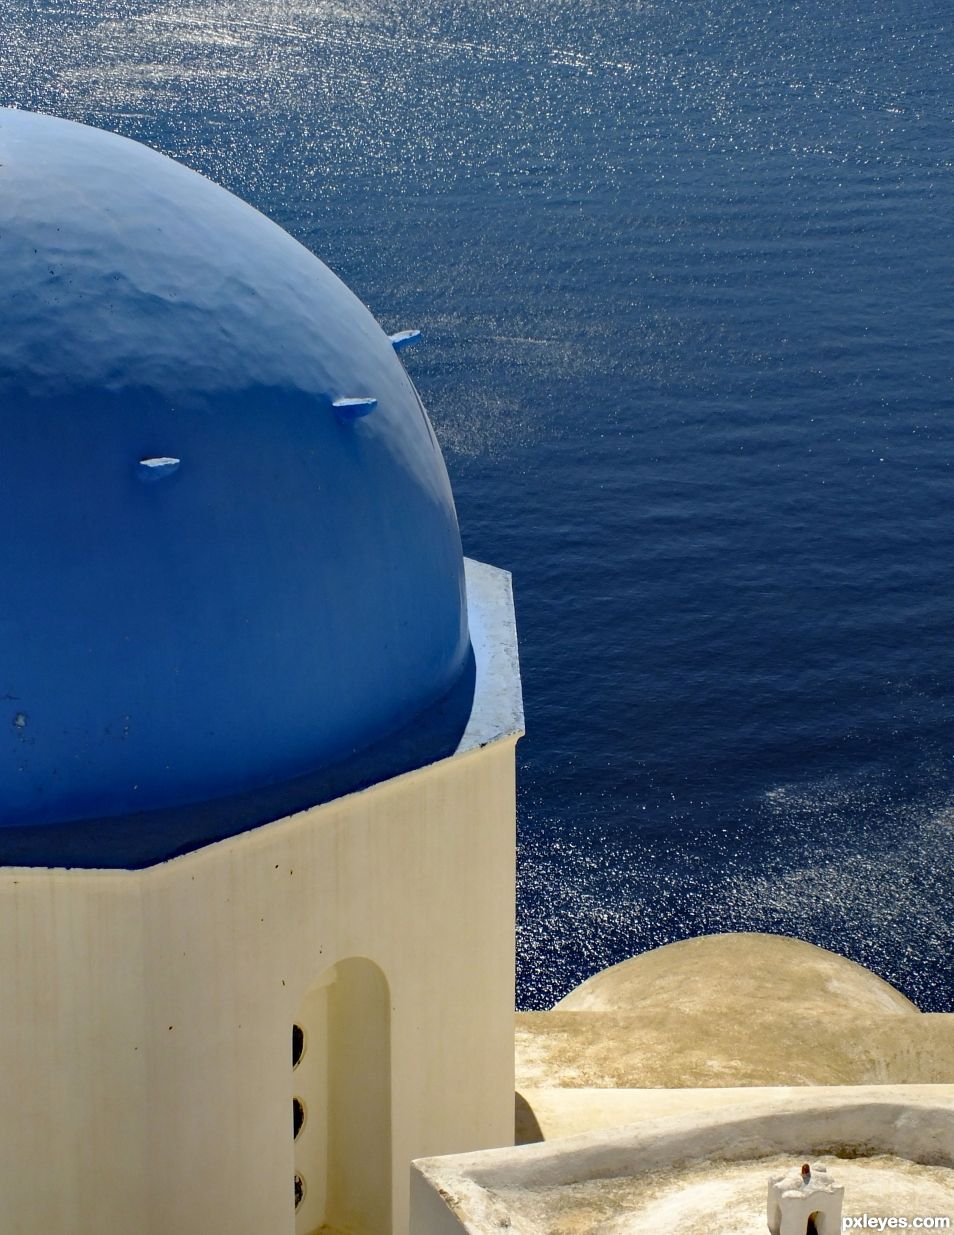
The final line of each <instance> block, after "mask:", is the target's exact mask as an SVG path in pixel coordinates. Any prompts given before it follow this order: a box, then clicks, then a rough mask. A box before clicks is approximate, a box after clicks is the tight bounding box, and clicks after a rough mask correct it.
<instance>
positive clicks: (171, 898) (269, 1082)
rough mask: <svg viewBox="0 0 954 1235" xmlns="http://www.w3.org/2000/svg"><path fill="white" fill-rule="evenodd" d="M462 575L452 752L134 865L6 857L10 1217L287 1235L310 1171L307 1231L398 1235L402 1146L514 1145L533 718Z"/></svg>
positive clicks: (4, 1032)
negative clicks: (465, 614)
mask: <svg viewBox="0 0 954 1235" xmlns="http://www.w3.org/2000/svg"><path fill="white" fill-rule="evenodd" d="M471 574H473V575H474V577H473V580H472V582H471V593H470V609H471V613H472V620H473V621H474V626H475V628H476V629H478V630H479V631H481V632H482V636H481V642H480V643H479V645H478V648H477V655H478V665H479V667H480V672H479V675H478V699H477V703H476V705H475V716H476V718H477V719H476V720H475V722H474V725H475V729H474V735H473V740H472V741H470V742H469V743H467V742H465V743H464V744H462V747H461V749H460V750H459V751H458V753H457V754H455V755H454V756H453V757H452V758H450V759H446V760H443V761H441V762H439V763H436V764H434V765H432V766H431V767H428V768H425V769H422V770H420V771H417V772H412V773H409V774H407V775H405V776H400V777H397V778H395V779H393V780H390V781H387V782H384V783H382V784H379V785H375V786H373V787H372V788H370V789H367V790H365V791H364V792H362V793H356V794H353V795H350V796H348V797H345V798H341V799H339V800H338V801H335V802H331V803H328V804H327V805H323V806H319V807H315V808H314V809H312V810H308V811H303V812H301V813H299V814H296V815H293V816H290V817H288V818H286V819H282V820H279V821H276V822H275V823H272V824H269V825H267V826H264V827H261V828H258V829H256V830H254V831H252V832H249V833H246V834H244V835H241V836H237V837H234V838H231V839H229V840H225V841H222V842H219V843H216V844H213V845H209V846H207V847H206V848H204V849H201V850H198V851H196V852H194V853H191V854H187V855H185V856H183V857H180V858H177V859H175V860H173V861H170V862H167V863H164V864H162V865H160V866H156V867H153V868H150V869H147V870H143V871H128V872H127V871H80V870H43V869H14V868H5V869H3V870H0V1000H2V1008H3V1015H2V1017H0V1092H2V1093H3V1096H4V1116H3V1118H2V1119H0V1198H2V1202H0V1203H2V1220H0V1227H2V1230H3V1232H4V1235H40V1233H41V1232H42V1235H48V1233H49V1232H52V1231H55V1232H57V1235H114V1233H115V1235H172V1233H173V1232H174V1233H175V1235H292V1232H295V1231H296V1220H295V1213H294V1188H293V1180H294V1175H295V1172H296V1170H297V1171H299V1172H300V1173H301V1174H302V1175H303V1177H304V1179H305V1184H306V1200H307V1202H308V1203H309V1207H308V1208H307V1209H305V1210H303V1211H302V1210H300V1211H299V1212H300V1214H301V1216H302V1222H301V1223H300V1224H299V1225H298V1227H297V1230H298V1235H309V1233H310V1231H311V1230H314V1229H315V1227H316V1225H317V1224H318V1222H319V1221H324V1220H326V1219H330V1220H331V1221H332V1222H337V1223H339V1225H341V1226H347V1227H348V1229H349V1231H351V1232H353V1233H354V1235H390V1232H391V1231H393V1232H396V1233H397V1235H403V1233H404V1232H406V1231H407V1229H408V1173H409V1163H410V1161H411V1159H412V1158H415V1157H421V1156H428V1155H433V1154H444V1153H455V1152H459V1151H463V1150H468V1149H474V1148H477V1147H482V1146H491V1145H500V1144H505V1143H509V1142H510V1140H511V1138H512V1135H513V1066H514V1063H513V1001H514V877H515V871H514V852H515V843H514V819H515V803H514V745H515V742H516V739H517V736H518V735H519V731H520V725H521V723H522V713H521V711H520V707H519V684H518V681H517V679H516V676H515V675H516V673H517V667H516V645H515V642H514V640H513V623H512V612H510V616H509V618H508V609H507V604H508V603H509V601H508V598H509V580H508V579H507V577H506V576H504V575H503V572H497V571H492V570H491V569H490V568H488V567H482V568H481V569H480V570H479V571H476V572H474V571H473V568H472V567H469V577H470V575H471ZM501 632H503V634H502V633H501ZM507 632H509V634H508V633H507ZM504 636H506V637H507V638H509V643H507V645H506V647H503V648H502V647H500V644H499V640H500V639H501V638H503V637H504ZM490 653H493V657H492V658H491V660H488V655H489V654H490ZM494 658H496V659H494ZM508 672H509V674H510V675H511V676H509V677H508ZM498 692H502V693H503V694H504V695H505V696H506V699H505V703H504V704H501V700H500V699H499V698H497V697H495V696H496V694H497V693H498ZM495 723H499V724H500V725H502V726H503V728H502V729H501V730H500V732H499V733H497V734H496V735H495V734H494V733H493V727H494V724H495ZM302 1020H304V1021H305V1022H306V1028H307V1030H308V1032H307V1042H306V1051H305V1053H304V1054H303V1055H302V1062H301V1064H300V1065H299V1068H301V1069H304V1071H301V1072H299V1071H298V1070H297V1069H296V1070H295V1071H294V1072H293V1069H292V1059H291V1049H292V1026H293V1024H295V1023H296V1022H301V1021H302ZM382 1046H383V1047H384V1048H385V1049H382ZM309 1058H311V1060H312V1061H317V1062H316V1067H315V1069H314V1071H313V1074H312V1075H311V1076H310V1077H309V1076H308V1072H307V1066H308V1065H307V1063H306V1061H307V1060H308V1059H309ZM299 1089H303V1092H302V1093H301V1094H300V1095H299V1096H301V1097H303V1098H304V1100H305V1103H306V1106H307V1121H306V1123H305V1125H304V1127H303V1129H302V1137H304V1138H305V1139H304V1140H302V1141H300V1143H299V1145H298V1146H296V1144H295V1142H294V1140H293V1134H292V1100H293V1097H294V1096H296V1094H298V1091H299ZM296 1149H297V1153H296ZM382 1181H383V1182H382ZM311 1202H314V1204H313V1205H312V1204H311Z"/></svg>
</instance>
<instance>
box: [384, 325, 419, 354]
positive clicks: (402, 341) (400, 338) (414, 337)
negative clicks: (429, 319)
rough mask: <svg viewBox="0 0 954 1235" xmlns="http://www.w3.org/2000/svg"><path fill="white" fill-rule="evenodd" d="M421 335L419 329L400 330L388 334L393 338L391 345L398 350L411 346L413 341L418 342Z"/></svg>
mask: <svg viewBox="0 0 954 1235" xmlns="http://www.w3.org/2000/svg"><path fill="white" fill-rule="evenodd" d="M420 337H421V332H420V331H419V330H399V331H398V333H397V334H392V335H388V338H389V339H390V340H391V346H392V347H393V348H394V350H395V351H396V352H399V351H401V350H402V348H405V347H410V346H411V344H412V343H416V342H417V341H418V339H419V338H420Z"/></svg>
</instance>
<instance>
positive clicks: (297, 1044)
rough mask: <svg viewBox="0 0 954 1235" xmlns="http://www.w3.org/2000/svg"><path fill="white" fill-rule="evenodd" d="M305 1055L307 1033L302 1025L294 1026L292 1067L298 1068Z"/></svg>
mask: <svg viewBox="0 0 954 1235" xmlns="http://www.w3.org/2000/svg"><path fill="white" fill-rule="evenodd" d="M304 1053H305V1031H304V1029H302V1027H301V1025H292V1067H293V1068H297V1067H298V1065H299V1064H300V1063H301V1057H302V1055H304Z"/></svg>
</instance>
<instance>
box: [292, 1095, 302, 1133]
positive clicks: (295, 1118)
mask: <svg viewBox="0 0 954 1235" xmlns="http://www.w3.org/2000/svg"><path fill="white" fill-rule="evenodd" d="M292 1126H293V1128H294V1129H295V1140H296V1141H297V1140H298V1133H299V1132H300V1131H301V1130H302V1128H303V1127H304V1126H305V1107H304V1104H303V1103H302V1100H301V1099H300V1098H292Z"/></svg>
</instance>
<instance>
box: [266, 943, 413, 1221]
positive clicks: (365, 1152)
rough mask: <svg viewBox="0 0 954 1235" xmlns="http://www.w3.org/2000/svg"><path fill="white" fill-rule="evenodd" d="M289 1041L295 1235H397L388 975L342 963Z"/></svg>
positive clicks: (363, 963)
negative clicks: (338, 1234)
mask: <svg viewBox="0 0 954 1235" xmlns="http://www.w3.org/2000/svg"><path fill="white" fill-rule="evenodd" d="M291 1035H292V1041H291V1065H292V1095H293V1096H292V1109H291V1110H290V1111H289V1119H288V1123H289V1132H290V1134H291V1135H293V1136H294V1137H295V1179H294V1185H295V1200H296V1208H295V1235H314V1233H315V1232H317V1231H319V1230H322V1229H326V1230H327V1229H330V1230H332V1231H336V1230H340V1231H347V1232H350V1233H353V1235H390V1230H391V1182H392V1181H391V996H390V991H389V989H388V983H387V979H386V978H385V976H384V974H383V973H382V972H381V970H380V969H379V968H378V967H377V965H375V964H374V963H373V962H372V961H369V960H365V959H364V958H363V957H350V958H349V959H347V960H343V961H339V962H338V963H337V964H336V965H333V966H332V967H331V968H330V969H327V970H326V971H325V972H324V973H323V974H322V975H321V976H320V977H319V978H318V980H317V981H316V982H315V984H314V985H313V986H312V987H311V988H310V990H309V991H308V993H307V995H306V996H305V998H304V999H303V1001H302V1005H301V1009H300V1011H299V1015H298V1018H297V1019H296V1021H295V1025H294V1026H293V1027H292V1028H291ZM289 1183H290V1184H291V1181H289Z"/></svg>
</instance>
